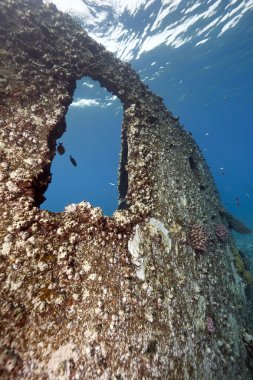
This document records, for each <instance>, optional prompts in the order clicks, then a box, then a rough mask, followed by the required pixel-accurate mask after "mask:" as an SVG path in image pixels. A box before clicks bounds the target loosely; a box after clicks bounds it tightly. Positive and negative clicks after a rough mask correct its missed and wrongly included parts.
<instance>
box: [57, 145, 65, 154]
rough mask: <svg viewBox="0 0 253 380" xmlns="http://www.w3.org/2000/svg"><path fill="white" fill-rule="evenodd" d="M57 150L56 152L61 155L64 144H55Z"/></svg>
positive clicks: (63, 151)
mask: <svg viewBox="0 0 253 380" xmlns="http://www.w3.org/2000/svg"><path fill="white" fill-rule="evenodd" d="M57 152H58V153H59V154H60V155H61V156H62V155H63V154H64V153H65V148H64V146H63V145H62V143H59V145H58V146H57Z"/></svg>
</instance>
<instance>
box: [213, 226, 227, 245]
mask: <svg viewBox="0 0 253 380" xmlns="http://www.w3.org/2000/svg"><path fill="white" fill-rule="evenodd" d="M215 234H216V236H217V238H218V239H219V240H221V241H226V240H228V237H229V233H228V230H227V228H226V227H225V226H224V225H223V224H216V226H215Z"/></svg>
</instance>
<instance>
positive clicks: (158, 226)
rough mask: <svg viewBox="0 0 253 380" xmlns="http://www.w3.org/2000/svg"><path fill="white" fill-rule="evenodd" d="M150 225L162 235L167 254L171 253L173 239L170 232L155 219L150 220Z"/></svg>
mask: <svg viewBox="0 0 253 380" xmlns="http://www.w3.org/2000/svg"><path fill="white" fill-rule="evenodd" d="M149 224H150V225H151V226H152V227H154V228H155V229H156V231H157V232H159V233H160V234H161V235H162V239H163V244H164V245H165V247H166V248H165V250H166V252H167V253H170V251H171V239H170V237H169V231H168V230H167V229H166V228H165V226H164V224H163V223H162V222H160V221H159V220H157V219H155V218H150V220H149Z"/></svg>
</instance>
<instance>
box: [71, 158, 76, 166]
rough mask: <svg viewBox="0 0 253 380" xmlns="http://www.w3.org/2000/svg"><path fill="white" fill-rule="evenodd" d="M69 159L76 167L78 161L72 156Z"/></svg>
mask: <svg viewBox="0 0 253 380" xmlns="http://www.w3.org/2000/svg"><path fill="white" fill-rule="evenodd" d="M69 159H70V161H71V162H72V164H73V165H74V166H77V162H76V160H75V159H74V158H73V157H72V156H69Z"/></svg>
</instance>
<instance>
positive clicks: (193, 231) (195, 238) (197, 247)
mask: <svg viewBox="0 0 253 380" xmlns="http://www.w3.org/2000/svg"><path fill="white" fill-rule="evenodd" d="M208 239H209V236H208V233H207V232H206V230H205V229H204V227H203V225H202V224H198V223H194V224H192V225H191V227H190V244H191V246H192V248H193V249H194V251H196V252H205V251H206V250H207V243H208Z"/></svg>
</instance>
